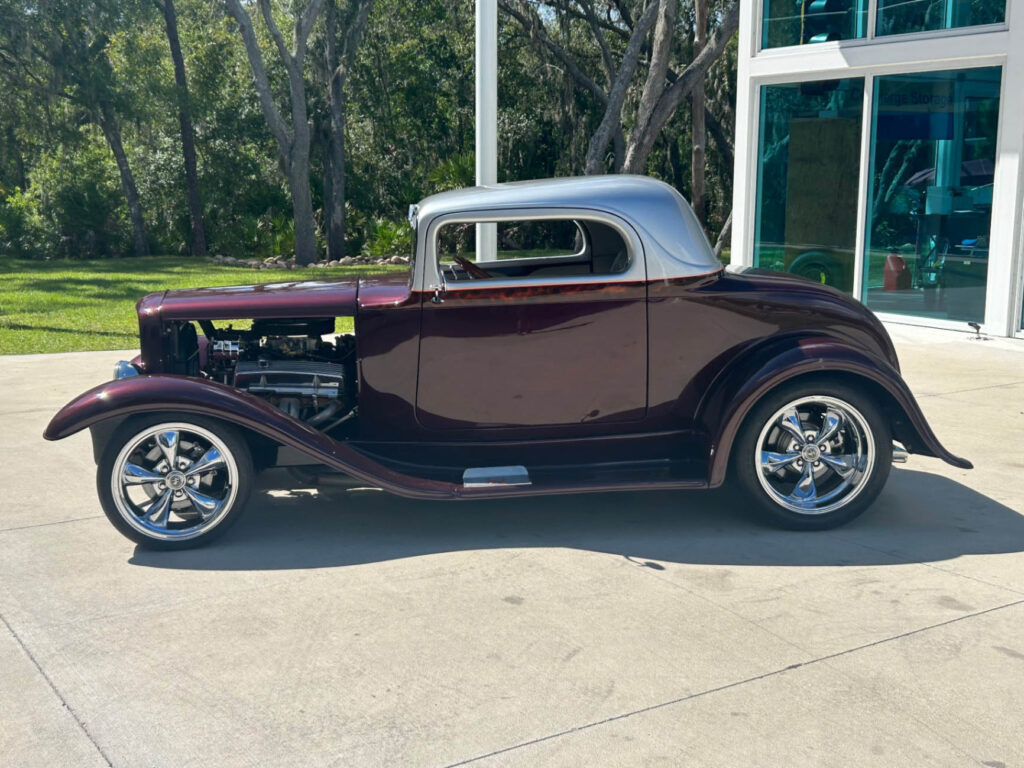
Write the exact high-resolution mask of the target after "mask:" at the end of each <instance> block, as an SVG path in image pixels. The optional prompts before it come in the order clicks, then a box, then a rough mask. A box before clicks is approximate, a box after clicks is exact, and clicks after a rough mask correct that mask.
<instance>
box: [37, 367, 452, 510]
mask: <svg viewBox="0 0 1024 768" xmlns="http://www.w3.org/2000/svg"><path fill="white" fill-rule="evenodd" d="M162 411H167V412H173V413H195V414H201V415H203V416H208V417H211V418H215V419H220V420H221V421H225V422H228V423H231V424H234V425H236V426H239V427H242V428H243V429H246V430H249V431H251V432H254V433H256V434H259V435H262V436H263V437H266V438H268V439H270V440H273V441H274V442H276V443H279V444H281V445H287V446H290V447H292V448H294V449H296V450H298V451H301V452H302V453H304V454H306V455H308V456H309V457H310V460H311V461H310V463H318V464H326V465H328V466H330V467H332V468H334V469H337V470H339V471H341V472H344V473H346V474H348V475H351V476H353V477H355V478H358V479H360V480H363V481H365V482H367V483H369V484H371V485H374V486H378V487H381V488H384V489H385V490H388V491H391V492H392V493H395V494H398V495H400V496H406V497H410V498H425V499H443V498H451V497H453V496H457V495H459V490H458V486H454V485H453V484H451V483H444V482H439V481H436V480H430V479H425V478H419V477H413V476H410V475H405V474H402V473H399V472H395V471H394V470H392V469H390V468H388V467H385V466H384V465H382V464H380V463H378V462H376V461H374V460H372V459H370V458H368V457H367V456H365V455H364V454H362V453H360V452H358V451H356V450H355V449H353V448H351V447H350V446H347V445H345V444H344V443H340V442H338V441H337V440H334V439H332V438H330V437H329V436H327V435H325V434H323V433H322V432H319V431H317V430H316V429H314V428H313V427H311V426H309V425H308V424H305V423H304V422H301V421H299V420H297V419H294V418H292V417H291V416H289V415H288V414H286V413H284V412H283V411H280V410H278V409H277V408H274V407H273V406H272V405H270V404H268V403H266V402H265V401H263V400H261V399H260V398H258V397H255V396H253V395H250V394H248V393H246V392H240V391H239V390H237V389H235V388H233V387H229V386H226V385H224V384H218V383H216V382H212V381H206V380H204V379H195V378H188V377H185V376H132V377H130V378H126V379H119V380H117V381H110V382H107V383H106V384H101V385H99V386H98V387H94V388H93V389H90V390H89V391H88V392H84V393H83V394H81V395H79V396H78V397H76V398H75V399H74V400H72V401H71V402H70V403H68V404H67V405H65V406H64V407H63V408H62V409H61V410H60V411H59V412H58V413H57V414H56V415H55V416H54V417H53V419H52V420H51V421H50V423H49V425H47V427H46V431H45V432H44V433H43V437H45V438H46V439H47V440H60V439H62V438H65V437H68V436H69V435H73V434H75V433H76V432H79V431H81V430H83V429H85V428H87V427H94V426H96V425H100V424H103V423H104V422H109V421H111V420H119V419H124V418H126V417H129V416H135V415H138V414H142V413H153V412H162Z"/></svg>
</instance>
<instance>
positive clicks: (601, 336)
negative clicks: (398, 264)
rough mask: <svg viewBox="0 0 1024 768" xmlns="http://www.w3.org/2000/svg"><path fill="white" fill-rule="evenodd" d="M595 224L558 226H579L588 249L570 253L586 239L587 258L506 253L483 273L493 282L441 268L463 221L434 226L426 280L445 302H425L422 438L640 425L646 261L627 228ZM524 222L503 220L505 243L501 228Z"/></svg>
mask: <svg viewBox="0 0 1024 768" xmlns="http://www.w3.org/2000/svg"><path fill="white" fill-rule="evenodd" d="M530 215H531V216H533V218H526V219H525V221H526V222H527V224H525V225H519V224H515V226H518V227H519V229H518V230H515V231H517V232H520V234H521V232H522V231H523V230H524V229H531V228H532V229H538V228H539V227H541V225H539V224H536V223H535V222H536V221H543V220H542V219H539V218H538V217H537V216H536V215H534V214H530ZM590 216H591V218H581V217H576V218H575V219H567V217H566V216H564V215H563V216H562V217H561V218H559V219H557V220H558V221H563V220H571V221H573V222H576V221H579V222H580V223H579V224H578V225H576V224H575V223H574V226H578V227H579V231H580V234H581V235H583V237H582V238H577V242H576V243H575V244H574V246H573V248H576V247H580V243H579V240H580V239H582V240H583V243H582V249H581V250H580V251H579V252H567V251H570V250H572V249H565V248H563V249H562V250H561V251H559V250H558V249H557V248H556V249H554V251H555V252H554V253H552V252H551V251H552V250H553V249H551V248H529V247H519V248H518V249H516V248H515V247H513V248H511V249H510V248H508V247H507V245H508V244H507V243H506V244H505V245H504V247H505V250H503V251H499V252H498V253H497V254H494V256H495V258H492V259H491V260H490V261H486V260H485V261H482V262H479V263H477V266H479V268H482V269H484V270H485V272H487V271H488V270H489V276H488V277H486V278H484V277H480V276H478V277H477V278H473V277H472V276H471V275H469V274H468V270H465V269H458V268H453V267H449V266H447V265H446V264H445V253H444V251H445V241H446V238H445V236H444V232H443V230H442V227H443V226H445V225H449V224H463V225H465V224H467V223H468V222H467V221H466V220H465V219H462V220H460V219H459V218H458V217H454V218H453V217H448V219H447V220H445V221H443V222H436V223H434V224H433V225H432V230H433V231H432V232H429V231H428V234H427V238H428V247H427V249H426V250H427V258H426V259H425V263H424V268H425V270H426V274H427V275H428V281H429V280H435V283H434V285H435V287H438V288H439V290H438V291H437V292H436V294H431V293H430V292H429V291H428V292H427V293H425V295H424V299H423V305H422V307H423V308H422V319H421V332H420V350H419V372H418V374H419V375H418V382H417V395H416V415H417V420H418V421H419V423H420V425H421V426H422V427H423V428H425V429H428V430H456V429H457V430H467V429H469V430H490V429H497V428H510V427H511V428H515V427H519V428H539V427H548V426H559V427H562V428H563V429H562V430H561V431H562V432H564V431H565V429H564V428H565V427H570V431H571V428H572V427H579V428H580V429H581V430H583V429H589V430H591V431H592V430H593V427H592V426H587V425H592V424H594V423H612V424H614V423H620V422H632V421H639V420H640V419H642V418H644V416H645V415H646V410H647V309H646V281H645V268H644V261H643V251H642V248H641V246H640V241H639V238H638V237H637V236H636V233H635V232H633V231H632V229H631V228H629V226H628V225H627V224H626V223H625V222H622V221H621V220H617V219H613V218H612V217H605V218H603V219H601V218H599V217H595V216H594V215H593V214H590ZM496 218H497V217H496ZM479 220H480V218H479V217H475V218H474V219H471V220H470V222H473V223H476V222H479ZM518 221H520V219H517V218H516V217H514V216H513V215H510V214H505V215H504V216H503V217H502V218H501V220H500V221H499V223H498V227H499V232H498V235H499V243H504V236H503V235H502V231H501V227H502V226H503V225H505V226H513V225H514V222H518ZM530 222H534V223H530ZM512 245H513V246H515V245H517V243H512ZM518 245H520V246H523V245H524V244H523V243H518ZM525 245H527V246H528V245H531V243H526V244H525ZM472 250H473V249H472V247H471V245H470V247H468V248H467V249H466V252H467V253H470V254H472ZM509 254H514V255H515V256H516V258H511V257H510V256H509ZM537 254H540V255H539V256H538V255H537ZM439 260H440V268H439ZM442 275H446V277H445V280H444V281H443V287H442V286H441V282H440V279H439V278H440V277H441V276H442Z"/></svg>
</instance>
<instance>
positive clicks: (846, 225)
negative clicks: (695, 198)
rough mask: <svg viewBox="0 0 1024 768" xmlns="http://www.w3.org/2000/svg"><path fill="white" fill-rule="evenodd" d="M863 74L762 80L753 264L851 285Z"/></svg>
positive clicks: (848, 287) (838, 285) (843, 287)
mask: <svg viewBox="0 0 1024 768" xmlns="http://www.w3.org/2000/svg"><path fill="white" fill-rule="evenodd" d="M863 102H864V80H863V79H861V78H848V79H845V80H819V81H815V82H807V83H792V84H786V85H767V86H763V87H762V88H761V115H760V126H759V131H758V167H757V207H756V212H755V224H754V264H755V265H757V266H759V267H762V268H764V269H773V270H777V271H780V272H789V273H792V274H798V275H803V276H804V277H808V278H810V279H812V280H816V281H818V282H821V283H827V284H828V285H832V286H835V287H836V288H839V289H840V290H843V291H846V292H848V293H849V292H850V291H852V290H853V270H854V250H855V247H854V245H855V240H856V236H857V183H858V178H859V176H860V133H861V113H862V109H863Z"/></svg>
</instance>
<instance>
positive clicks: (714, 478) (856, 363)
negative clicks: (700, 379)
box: [698, 336, 972, 487]
mask: <svg viewBox="0 0 1024 768" xmlns="http://www.w3.org/2000/svg"><path fill="white" fill-rule="evenodd" d="M823 375H828V376H832V377H839V378H842V379H843V380H845V381H846V382H847V383H851V384H853V385H854V386H857V387H859V388H861V389H862V390H863V391H864V392H865V393H866V394H870V395H871V396H873V397H874V398H875V399H876V400H877V401H878V403H879V405H880V406H881V408H882V410H883V412H884V413H885V414H886V415H888V417H889V419H890V424H891V427H892V433H893V437H894V438H895V439H896V440H899V441H900V442H901V443H903V445H904V446H906V448H907V450H908V451H909V452H911V453H918V454H922V455H924V456H935V457H937V458H940V459H942V460H943V461H945V462H947V463H949V464H952V465H953V466H955V467H960V468H962V469H970V468H971V467H972V464H971V462H969V461H967V460H966V459H962V458H960V457H959V456H955V455H953V454H952V453H950V452H949V451H947V450H946V449H945V448H944V447H943V446H942V444H941V443H940V442H939V440H938V438H937V437H936V436H935V433H934V432H933V431H932V429H931V427H930V426H929V425H928V421H927V420H926V419H925V416H924V414H923V413H922V412H921V408H920V406H919V405H918V404H917V401H916V400H915V399H914V395H913V394H912V393H911V391H910V388H909V387H908V386H907V384H906V382H905V381H903V378H902V377H901V376H900V374H899V372H898V371H897V370H896V369H895V368H893V367H892V365H890V364H889V363H888V362H886V361H884V360H882V359H880V358H878V357H876V356H875V355H872V354H871V353H869V352H867V351H865V350H861V349H858V348H856V347H854V346H852V345H850V344H848V343H845V342H843V341H840V340H837V339H834V338H831V337H823V336H811V337H797V338H789V339H785V340H781V341H776V342H774V343H769V344H766V345H763V346H761V347H757V348H754V349H752V350H749V351H746V352H744V353H743V354H740V355H738V356H737V357H736V359H735V360H734V362H733V363H731V364H730V366H729V367H728V368H727V369H726V371H725V372H723V373H722V374H721V375H720V376H719V377H718V379H717V380H716V382H715V383H714V384H713V385H712V386H711V388H710V390H709V395H708V396H707V397H706V398H705V399H704V401H703V402H701V405H700V410H699V413H698V420H699V423H701V424H702V425H703V426H704V427H705V429H707V430H708V435H709V445H710V455H709V458H708V462H709V467H708V478H709V485H711V486H712V487H715V486H718V485H721V484H722V483H723V482H724V480H725V475H726V471H727V468H728V464H729V456H730V453H731V450H732V446H733V442H734V441H735V439H736V436H737V434H738V433H739V431H740V428H741V427H742V425H743V420H744V419H745V418H746V416H747V414H748V413H749V412H750V410H751V408H753V407H754V405H755V404H756V403H757V402H758V401H760V400H761V398H763V397H764V396H765V395H767V394H768V393H769V392H771V391H772V390H773V389H775V388H776V387H778V386H780V385H782V384H786V383H789V382H792V381H794V380H795V379H797V378H802V377H810V376H814V377H820V376H823Z"/></svg>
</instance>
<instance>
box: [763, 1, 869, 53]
mask: <svg viewBox="0 0 1024 768" xmlns="http://www.w3.org/2000/svg"><path fill="white" fill-rule="evenodd" d="M763 8H764V15H763V18H762V22H761V26H762V29H761V47H762V48H778V47H780V46H784V45H804V44H806V43H824V42H826V41H829V40H854V39H856V38H858V37H864V36H865V35H866V34H867V19H868V0H764V6H763Z"/></svg>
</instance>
